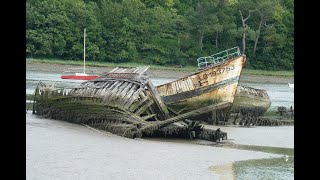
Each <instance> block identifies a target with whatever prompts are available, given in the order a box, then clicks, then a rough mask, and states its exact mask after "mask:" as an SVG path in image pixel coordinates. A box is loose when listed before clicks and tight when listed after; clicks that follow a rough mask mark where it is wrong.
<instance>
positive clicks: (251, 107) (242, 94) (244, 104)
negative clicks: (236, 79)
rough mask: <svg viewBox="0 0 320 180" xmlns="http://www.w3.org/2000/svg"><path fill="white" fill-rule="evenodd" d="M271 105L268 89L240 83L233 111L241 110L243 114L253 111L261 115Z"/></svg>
mask: <svg viewBox="0 0 320 180" xmlns="http://www.w3.org/2000/svg"><path fill="white" fill-rule="evenodd" d="M270 106H271V100H270V98H269V95H268V93H267V91H266V90H264V89H257V88H253V87H249V86H244V85H239V86H238V89H237V92H236V95H235V97H234V101H233V105H232V108H231V112H233V113H236V112H240V113H242V114H243V115H244V114H246V113H251V114H254V115H256V116H261V115H263V114H264V113H265V112H266V111H267V110H268V109H269V107H270Z"/></svg>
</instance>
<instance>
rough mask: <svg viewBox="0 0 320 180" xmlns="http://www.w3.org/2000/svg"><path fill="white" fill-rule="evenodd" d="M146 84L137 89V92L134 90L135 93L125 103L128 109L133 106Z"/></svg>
mask: <svg viewBox="0 0 320 180" xmlns="http://www.w3.org/2000/svg"><path fill="white" fill-rule="evenodd" d="M145 86H146V84H144V85H142V86H140V88H139V89H137V90H136V92H134V93H133V95H132V96H131V97H130V98H129V99H128V100H127V102H126V103H125V105H124V107H125V108H126V109H128V108H129V107H130V106H131V104H132V103H133V102H134V101H135V100H136V99H137V97H138V96H139V94H140V92H141V91H142V90H144V88H145Z"/></svg>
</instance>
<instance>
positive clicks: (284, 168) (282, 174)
mask: <svg viewBox="0 0 320 180" xmlns="http://www.w3.org/2000/svg"><path fill="white" fill-rule="evenodd" d="M293 162H294V158H293V157H288V158H272V159H259V160H248V161H238V162H235V163H234V164H233V171H234V172H235V173H234V174H235V178H236V179H239V180H240V179H241V180H242V179H243V180H248V179H277V180H278V179H279V180H282V179H283V180H288V179H294V176H293V174H294V163H293Z"/></svg>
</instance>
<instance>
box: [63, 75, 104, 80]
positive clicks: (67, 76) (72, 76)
mask: <svg viewBox="0 0 320 180" xmlns="http://www.w3.org/2000/svg"><path fill="white" fill-rule="evenodd" d="M97 77H99V76H96V75H92V76H79V75H77V76H76V75H66V76H61V79H74V80H92V79H96V78H97Z"/></svg>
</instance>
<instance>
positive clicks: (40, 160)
mask: <svg viewBox="0 0 320 180" xmlns="http://www.w3.org/2000/svg"><path fill="white" fill-rule="evenodd" d="M151 80H152V82H153V83H154V84H155V85H159V84H163V83H166V82H169V81H172V80H174V79H168V78H157V79H154V78H153V79H151ZM39 81H42V82H44V83H46V84H51V83H55V85H56V86H58V87H74V86H77V85H78V84H79V83H81V82H83V81H76V80H75V81H70V80H62V79H60V74H56V73H44V72H34V71H33V72H28V71H27V74H26V93H27V94H32V93H33V91H34V89H35V87H36V85H37V84H38V82H39ZM243 84H244V85H247V86H251V87H254V88H261V89H266V90H267V92H268V94H269V96H270V98H271V101H272V107H271V108H275V107H276V106H286V107H288V106H291V105H293V103H294V99H293V94H294V91H293V89H292V88H289V87H287V85H286V84H261V83H243ZM214 128H216V127H214ZM226 128H227V129H226ZM221 129H222V130H225V131H226V132H228V137H229V138H230V139H234V141H233V142H234V143H236V144H242V145H235V146H233V147H229V148H222V147H212V146H207V145H199V143H194V141H193V142H190V141H188V140H177V141H174V142H172V141H170V140H166V139H161V140H160V141H157V140H152V139H145V140H132V139H127V138H123V137H119V136H116V135H112V134H110V133H108V132H101V131H100V132H96V131H93V130H91V129H88V128H86V127H84V126H80V125H77V124H71V123H67V122H63V121H58V120H50V119H46V118H42V117H38V116H36V115H33V114H32V113H31V112H30V111H28V112H27V114H26V173H27V174H26V177H27V179H151V178H152V179H293V174H294V162H293V161H294V160H293V134H294V133H293V126H285V127H254V128H235V127H221ZM265 133H268V137H272V140H271V138H268V137H267V136H265ZM252 137H255V138H252ZM262 142H263V143H262ZM200 144H201V143H200ZM267 146H268V147H267ZM271 146H272V147H271ZM281 147H285V148H283V149H281ZM261 151H262V152H261Z"/></svg>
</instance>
